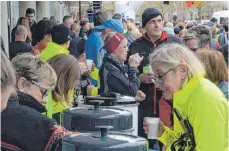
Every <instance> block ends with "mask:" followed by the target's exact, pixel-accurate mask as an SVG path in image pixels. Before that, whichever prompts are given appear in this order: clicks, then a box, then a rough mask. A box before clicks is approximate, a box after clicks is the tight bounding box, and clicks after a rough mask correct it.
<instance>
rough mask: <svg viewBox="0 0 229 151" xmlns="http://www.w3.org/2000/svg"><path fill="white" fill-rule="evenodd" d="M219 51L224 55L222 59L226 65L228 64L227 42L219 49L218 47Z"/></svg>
mask: <svg viewBox="0 0 229 151" xmlns="http://www.w3.org/2000/svg"><path fill="white" fill-rule="evenodd" d="M219 51H220V52H222V54H223V56H224V60H225V61H226V63H227V66H228V43H227V44H225V45H223V46H222V47H221V48H220V49H219Z"/></svg>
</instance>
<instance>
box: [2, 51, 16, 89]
mask: <svg viewBox="0 0 229 151" xmlns="http://www.w3.org/2000/svg"><path fill="white" fill-rule="evenodd" d="M15 84H16V77H15V71H14V68H13V66H12V64H11V62H10V61H9V59H8V58H7V57H6V55H5V54H4V52H3V51H2V50H1V88H2V89H5V88H7V87H8V86H11V87H15Z"/></svg>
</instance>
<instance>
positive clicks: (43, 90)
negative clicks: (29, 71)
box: [30, 81, 49, 99]
mask: <svg viewBox="0 0 229 151" xmlns="http://www.w3.org/2000/svg"><path fill="white" fill-rule="evenodd" d="M30 82H31V83H32V84H34V85H36V86H38V87H39V88H40V91H41V94H42V99H43V98H44V97H47V96H48V92H49V89H47V88H44V87H43V86H41V85H40V84H39V83H37V82H35V81H30Z"/></svg>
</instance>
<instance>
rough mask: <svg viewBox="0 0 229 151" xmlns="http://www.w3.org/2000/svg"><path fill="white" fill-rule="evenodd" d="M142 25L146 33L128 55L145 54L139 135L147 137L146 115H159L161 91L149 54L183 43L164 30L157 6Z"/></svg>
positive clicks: (132, 44) (145, 15)
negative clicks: (164, 47) (145, 130)
mask: <svg viewBox="0 0 229 151" xmlns="http://www.w3.org/2000/svg"><path fill="white" fill-rule="evenodd" d="M142 27H144V28H145V30H146V33H145V34H144V35H143V36H142V37H141V38H139V39H137V40H135V41H134V42H132V43H131V45H130V46H129V52H128V56H130V55H133V54H135V53H139V55H141V56H144V59H143V61H142V62H141V64H140V66H139V72H140V79H141V85H140V90H141V91H142V92H143V93H145V94H146V99H145V100H144V101H142V102H140V105H139V111H138V135H139V136H142V137H145V138H147V136H146V134H145V133H144V130H143V118H144V117H158V116H159V111H158V102H159V99H160V98H161V92H160V91H158V90H156V88H155V85H154V83H153V82H152V77H153V73H152V72H151V71H150V69H151V66H150V64H149V59H148V56H149V55H150V53H153V52H154V50H155V49H156V48H157V47H158V46H160V45H162V44H164V43H169V42H171V43H174V42H175V43H181V40H180V39H178V38H176V37H175V36H173V35H169V34H167V33H166V32H165V31H163V30H162V29H163V18H162V14H161V13H160V11H158V10H157V9H155V8H148V9H146V10H145V11H144V12H143V14H142ZM154 143H155V142H154V140H149V148H150V149H153V146H154Z"/></svg>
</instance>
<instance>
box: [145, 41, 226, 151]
mask: <svg viewBox="0 0 229 151" xmlns="http://www.w3.org/2000/svg"><path fill="white" fill-rule="evenodd" d="M150 59H151V65H152V69H153V72H154V74H155V75H154V78H153V79H154V80H155V83H156V86H157V88H158V89H160V90H161V91H162V94H163V97H164V98H165V99H167V100H173V101H172V102H173V108H174V109H176V110H177V111H178V112H179V113H180V116H181V118H182V119H183V120H185V121H188V122H189V123H190V125H189V126H190V127H191V129H190V131H187V125H186V126H184V125H183V124H182V123H183V122H181V121H180V120H178V119H180V117H179V116H178V115H177V114H174V113H173V117H174V125H173V129H170V128H168V127H166V126H165V125H163V123H162V122H160V124H159V132H158V140H159V141H161V142H162V143H163V145H164V146H163V151H170V150H172V151H176V150H177V151H178V150H179V149H183V150H182V151H191V150H193V151H227V150H228V104H227V100H226V98H225V96H224V95H223V93H222V92H221V91H220V89H219V88H218V87H217V86H216V85H215V84H213V83H212V82H210V81H209V80H207V79H205V78H204V76H205V70H204V66H203V65H202V63H201V61H200V60H199V59H198V58H197V57H196V56H195V55H194V54H193V52H191V51H190V50H188V49H187V48H186V47H183V46H181V45H178V44H167V45H164V46H162V47H161V48H159V49H158V50H156V51H155V53H154V54H152V55H151V56H150ZM186 123H187V122H186ZM144 125H145V126H144V129H145V131H146V133H147V132H148V122H147V119H146V118H145V119H144ZM185 130H186V131H185ZM185 134H187V135H185ZM191 144H192V145H191Z"/></svg>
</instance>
